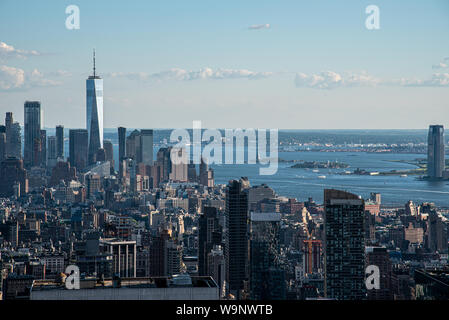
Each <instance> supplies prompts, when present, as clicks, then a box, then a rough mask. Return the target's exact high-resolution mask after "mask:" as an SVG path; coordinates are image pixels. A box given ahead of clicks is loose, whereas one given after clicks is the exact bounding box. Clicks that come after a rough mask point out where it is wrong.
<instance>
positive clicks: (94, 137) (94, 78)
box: [86, 51, 103, 164]
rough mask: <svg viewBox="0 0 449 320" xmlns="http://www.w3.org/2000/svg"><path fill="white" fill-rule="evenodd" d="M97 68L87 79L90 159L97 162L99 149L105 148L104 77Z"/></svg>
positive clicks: (87, 123) (90, 162)
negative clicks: (97, 71) (98, 73)
mask: <svg viewBox="0 0 449 320" xmlns="http://www.w3.org/2000/svg"><path fill="white" fill-rule="evenodd" d="M95 72H96V70H95V51H94V68H93V74H92V75H91V76H89V78H88V79H87V80H86V129H87V134H88V150H89V151H88V161H89V164H93V163H95V161H96V159H95V156H96V154H97V150H98V149H100V148H103V79H101V78H100V77H99V76H98V75H97V74H96V73H95Z"/></svg>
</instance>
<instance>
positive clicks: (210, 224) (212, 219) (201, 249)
mask: <svg viewBox="0 0 449 320" xmlns="http://www.w3.org/2000/svg"><path fill="white" fill-rule="evenodd" d="M198 226H199V230H198V273H199V275H201V276H206V275H209V274H207V272H208V270H209V267H208V260H207V257H208V254H209V253H210V252H211V250H212V249H213V248H214V246H217V245H221V244H222V243H221V237H222V233H221V227H220V225H219V222H218V216H217V208H215V207H204V213H203V214H202V215H200V218H199V221H198Z"/></svg>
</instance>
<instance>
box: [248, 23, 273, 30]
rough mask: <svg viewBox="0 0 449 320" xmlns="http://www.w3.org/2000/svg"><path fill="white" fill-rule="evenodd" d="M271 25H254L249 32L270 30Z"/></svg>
mask: <svg viewBox="0 0 449 320" xmlns="http://www.w3.org/2000/svg"><path fill="white" fill-rule="evenodd" d="M270 27H271V26H270V24H269V23H266V24H253V25H252V26H249V27H248V29H249V30H260V29H270Z"/></svg>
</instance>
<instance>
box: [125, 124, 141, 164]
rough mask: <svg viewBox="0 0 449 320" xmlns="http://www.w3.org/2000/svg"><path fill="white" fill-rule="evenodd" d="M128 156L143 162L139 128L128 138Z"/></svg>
mask: <svg viewBox="0 0 449 320" xmlns="http://www.w3.org/2000/svg"><path fill="white" fill-rule="evenodd" d="M126 157H127V158H131V159H133V160H134V161H136V162H137V163H139V162H141V151H140V131H139V130H134V131H133V132H131V134H130V135H129V136H128V137H127V138H126Z"/></svg>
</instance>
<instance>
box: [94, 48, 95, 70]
mask: <svg viewBox="0 0 449 320" xmlns="http://www.w3.org/2000/svg"><path fill="white" fill-rule="evenodd" d="M94 77H95V49H94Z"/></svg>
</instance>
